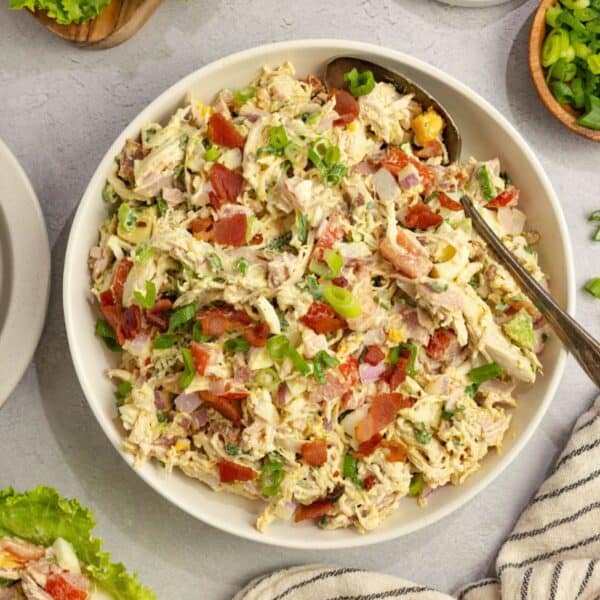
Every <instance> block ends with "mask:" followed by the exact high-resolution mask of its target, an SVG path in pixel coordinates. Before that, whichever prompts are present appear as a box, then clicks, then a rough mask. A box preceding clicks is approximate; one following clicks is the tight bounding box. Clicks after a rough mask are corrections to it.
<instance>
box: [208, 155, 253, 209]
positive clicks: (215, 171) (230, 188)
mask: <svg viewBox="0 0 600 600" xmlns="http://www.w3.org/2000/svg"><path fill="white" fill-rule="evenodd" d="M208 177H209V179H210V184H211V185H212V188H213V190H214V195H213V197H211V204H212V205H213V207H214V208H215V209H217V210H218V209H219V208H221V206H222V205H223V204H226V203H228V202H235V201H236V200H237V197H238V196H239V195H240V192H241V191H242V187H243V186H244V178H243V176H242V174H241V173H238V172H237V171H232V170H231V169H228V168H227V167H225V166H223V165H222V164H221V163H215V164H214V165H213V166H212V167H211V168H210V173H209V174H208Z"/></svg>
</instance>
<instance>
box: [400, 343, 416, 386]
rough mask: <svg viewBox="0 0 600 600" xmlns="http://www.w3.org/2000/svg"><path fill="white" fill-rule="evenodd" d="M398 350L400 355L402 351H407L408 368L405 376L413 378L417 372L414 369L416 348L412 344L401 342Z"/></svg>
mask: <svg viewBox="0 0 600 600" xmlns="http://www.w3.org/2000/svg"><path fill="white" fill-rule="evenodd" d="M398 349H399V352H400V354H401V353H402V352H403V351H404V350H408V351H409V353H410V354H409V357H408V366H407V368H406V374H407V375H408V376H409V377H414V376H415V374H416V372H417V370H416V369H415V362H416V360H417V347H416V346H415V344H413V343H412V342H403V343H402V344H400V345H399V346H398Z"/></svg>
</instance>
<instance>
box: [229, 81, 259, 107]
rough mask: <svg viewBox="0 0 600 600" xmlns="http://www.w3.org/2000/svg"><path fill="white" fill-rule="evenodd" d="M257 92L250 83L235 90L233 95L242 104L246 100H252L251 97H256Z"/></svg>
mask: <svg viewBox="0 0 600 600" xmlns="http://www.w3.org/2000/svg"><path fill="white" fill-rule="evenodd" d="M255 94H256V88H254V87H253V86H251V85H249V86H248V87H245V88H243V89H241V90H238V91H237V92H235V94H233V97H234V98H235V99H236V100H237V101H238V102H240V103H241V104H244V102H248V100H250V98H254V95H255Z"/></svg>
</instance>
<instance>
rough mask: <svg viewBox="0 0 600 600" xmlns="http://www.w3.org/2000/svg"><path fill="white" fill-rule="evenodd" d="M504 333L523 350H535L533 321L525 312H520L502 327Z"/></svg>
mask: <svg viewBox="0 0 600 600" xmlns="http://www.w3.org/2000/svg"><path fill="white" fill-rule="evenodd" d="M502 329H503V330H504V333H506V335H507V336H508V337H509V338H510V339H511V340H512V341H513V342H515V344H517V345H518V346H520V347H521V348H525V349H527V350H533V348H534V347H535V335H534V333H533V319H532V318H531V316H530V315H529V313H528V312H527V311H525V310H520V311H519V312H518V313H517V314H516V315H515V316H514V317H513V318H512V319H511V320H510V321H508V322H507V323H504V325H503V326H502Z"/></svg>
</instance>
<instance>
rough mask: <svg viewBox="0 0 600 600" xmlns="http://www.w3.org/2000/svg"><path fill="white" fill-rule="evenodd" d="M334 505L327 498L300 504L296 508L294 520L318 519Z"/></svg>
mask: <svg viewBox="0 0 600 600" xmlns="http://www.w3.org/2000/svg"><path fill="white" fill-rule="evenodd" d="M334 506H335V505H334V503H333V502H332V501H331V500H327V499H325V500H317V501H316V502H313V503H312V504H309V505H308V506H304V505H301V506H299V507H298V509H297V510H296V514H295V515H294V521H295V522H296V523H300V521H307V520H308V519H319V518H320V517H324V516H325V515H326V514H327V513H328V512H330V511H331V510H332V509H333V507H334Z"/></svg>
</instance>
